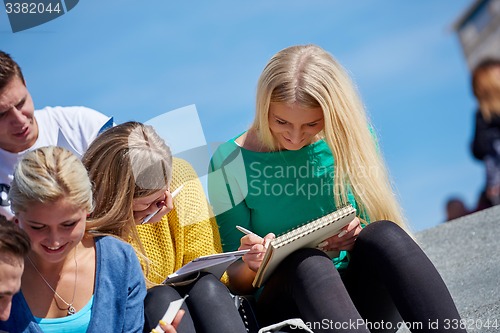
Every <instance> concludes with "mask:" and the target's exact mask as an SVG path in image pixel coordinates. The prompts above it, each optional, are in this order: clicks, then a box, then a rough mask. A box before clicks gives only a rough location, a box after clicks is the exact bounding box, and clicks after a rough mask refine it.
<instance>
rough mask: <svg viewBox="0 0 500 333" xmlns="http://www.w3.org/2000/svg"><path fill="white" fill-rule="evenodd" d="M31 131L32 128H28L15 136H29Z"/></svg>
mask: <svg viewBox="0 0 500 333" xmlns="http://www.w3.org/2000/svg"><path fill="white" fill-rule="evenodd" d="M29 129H30V127H29V126H26V127H24V128H23V129H22V130H21V131H19V132H17V133H14V136H16V137H23V136H27V135H28V134H29Z"/></svg>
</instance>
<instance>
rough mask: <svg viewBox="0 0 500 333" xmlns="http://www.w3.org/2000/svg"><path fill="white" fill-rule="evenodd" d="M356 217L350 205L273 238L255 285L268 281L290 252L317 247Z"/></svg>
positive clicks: (258, 285) (334, 254)
mask: <svg viewBox="0 0 500 333" xmlns="http://www.w3.org/2000/svg"><path fill="white" fill-rule="evenodd" d="M355 217H356V209H354V207H352V206H351V205H348V206H345V207H342V208H340V209H338V210H336V211H334V212H332V213H329V214H327V215H325V216H322V217H320V218H318V219H315V220H313V221H310V222H308V223H306V224H303V225H301V226H298V227H296V228H294V229H292V230H290V231H288V232H286V233H284V234H282V235H280V236H278V237H276V238H275V239H273V240H272V241H271V243H270V244H269V246H268V248H267V251H266V254H265V256H264V260H263V261H262V264H261V265H260V267H259V270H258V271H257V275H256V276H255V279H254V280H253V286H254V287H255V288H259V287H260V286H261V285H262V284H263V283H264V282H266V280H267V279H268V278H269V276H270V275H271V274H272V273H273V271H274V270H275V268H276V266H278V264H279V263H280V262H281V261H282V260H283V259H285V258H286V257H287V256H288V255H289V254H291V253H292V252H294V251H296V250H298V249H301V248H305V247H312V248H315V247H317V246H318V244H320V243H321V242H322V241H324V240H325V239H327V238H330V237H331V236H334V235H336V234H338V233H339V232H340V229H342V228H343V227H344V226H346V225H347V224H349V223H350V222H351V221H352V220H354V218H355ZM328 255H329V256H330V257H331V258H333V257H335V256H338V252H328Z"/></svg>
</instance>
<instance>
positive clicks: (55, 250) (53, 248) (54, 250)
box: [42, 243, 67, 254]
mask: <svg viewBox="0 0 500 333" xmlns="http://www.w3.org/2000/svg"><path fill="white" fill-rule="evenodd" d="M66 245H67V243H66V244H64V245H61V246H46V245H42V248H43V249H44V250H45V252H47V253H50V254H57V253H61V252H63V251H64V250H65V249H66Z"/></svg>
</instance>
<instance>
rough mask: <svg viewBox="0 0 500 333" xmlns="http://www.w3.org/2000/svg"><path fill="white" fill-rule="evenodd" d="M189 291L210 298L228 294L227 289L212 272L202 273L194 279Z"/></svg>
mask: <svg viewBox="0 0 500 333" xmlns="http://www.w3.org/2000/svg"><path fill="white" fill-rule="evenodd" d="M190 293H191V294H195V293H200V294H201V295H203V296H204V297H206V298H208V299H210V298H211V297H220V295H221V294H227V295H229V290H228V289H227V287H226V286H225V285H224V284H223V283H222V282H221V281H220V280H219V279H217V278H216V277H215V276H214V275H213V274H204V275H202V276H201V277H200V278H199V279H198V280H197V281H196V283H195V285H194V286H193V288H192V289H191V292H190Z"/></svg>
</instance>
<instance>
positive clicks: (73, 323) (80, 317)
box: [35, 295, 94, 333]
mask: <svg viewBox="0 0 500 333" xmlns="http://www.w3.org/2000/svg"><path fill="white" fill-rule="evenodd" d="M93 303H94V295H92V297H91V298H90V301H89V302H88V303H87V304H86V305H85V306H84V307H83V308H82V309H81V310H80V311H78V312H77V313H75V314H74V315H72V316H67V317H62V318H38V317H35V321H36V322H37V323H38V326H40V328H41V329H42V331H43V332H44V333H85V332H87V328H88V327H89V323H90V317H91V315H92V311H91V310H92V304H93Z"/></svg>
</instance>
